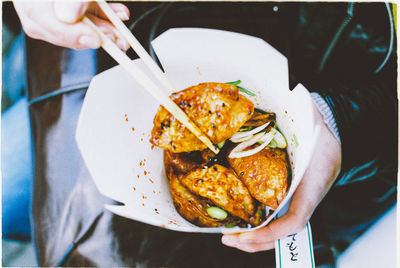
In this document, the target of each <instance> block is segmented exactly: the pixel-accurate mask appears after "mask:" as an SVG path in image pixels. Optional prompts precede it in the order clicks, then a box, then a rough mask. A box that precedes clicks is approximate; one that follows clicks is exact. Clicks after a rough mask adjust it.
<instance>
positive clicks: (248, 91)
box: [226, 80, 256, 97]
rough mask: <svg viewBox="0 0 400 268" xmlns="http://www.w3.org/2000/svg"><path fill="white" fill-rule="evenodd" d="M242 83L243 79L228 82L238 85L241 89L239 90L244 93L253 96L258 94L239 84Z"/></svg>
mask: <svg viewBox="0 0 400 268" xmlns="http://www.w3.org/2000/svg"><path fill="white" fill-rule="evenodd" d="M240 83H242V81H241V80H236V81H233V82H227V83H226V84H230V85H234V86H236V87H237V88H238V89H239V91H241V92H243V93H246V94H247V95H250V96H253V97H254V96H255V95H256V94H254V93H253V92H251V91H250V90H248V89H245V88H243V87H241V86H239V84H240Z"/></svg>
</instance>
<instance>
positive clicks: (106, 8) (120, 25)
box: [96, 0, 176, 94]
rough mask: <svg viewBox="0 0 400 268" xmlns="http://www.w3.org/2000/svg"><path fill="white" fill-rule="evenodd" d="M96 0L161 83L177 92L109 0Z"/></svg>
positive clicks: (171, 90) (171, 91)
mask: <svg viewBox="0 0 400 268" xmlns="http://www.w3.org/2000/svg"><path fill="white" fill-rule="evenodd" d="M96 2H97V4H98V5H99V6H100V8H101V10H102V11H103V12H104V14H106V16H107V17H108V19H109V20H110V21H111V22H112V24H114V26H115V28H116V29H117V30H118V31H119V33H120V34H121V35H122V37H124V38H125V40H126V41H128V43H129V45H130V46H131V47H132V49H133V50H134V51H135V52H136V54H138V56H139V57H140V58H141V59H142V60H143V62H144V64H145V65H146V66H147V68H149V69H150V71H151V72H152V73H153V74H154V76H155V77H156V78H157V79H158V80H159V81H160V83H161V84H162V85H163V86H164V87H165V88H166V89H167V90H168V91H169V93H170V94H171V93H173V92H175V91H176V90H175V89H174V87H173V86H172V84H171V83H170V82H169V80H168V78H167V77H166V75H165V73H164V72H163V71H162V70H161V69H160V67H159V66H158V65H157V64H156V63H155V62H154V60H153V59H152V57H151V56H150V55H149V53H147V51H146V50H145V49H144V48H143V46H142V45H141V44H140V42H139V41H138V40H137V39H136V37H135V36H134V35H133V34H132V33H131V31H130V30H129V29H128V27H126V25H125V24H124V23H123V22H122V21H121V19H120V18H119V17H118V16H117V15H116V14H115V12H114V11H113V10H112V9H111V7H110V6H109V5H108V4H107V2H106V1H104V0H97V1H96Z"/></svg>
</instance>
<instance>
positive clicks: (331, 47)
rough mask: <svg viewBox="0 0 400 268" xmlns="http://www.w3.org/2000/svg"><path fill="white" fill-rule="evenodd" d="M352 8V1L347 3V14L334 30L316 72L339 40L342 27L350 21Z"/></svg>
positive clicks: (322, 66)
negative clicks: (334, 32)
mask: <svg viewBox="0 0 400 268" xmlns="http://www.w3.org/2000/svg"><path fill="white" fill-rule="evenodd" d="M353 10H354V3H349V4H348V6H347V16H346V18H345V19H344V20H343V22H342V24H341V25H340V27H339V29H338V30H337V31H336V34H335V35H334V37H333V39H332V41H331V43H330V44H329V46H328V48H327V49H326V51H325V53H324V56H323V57H322V59H321V62H320V64H319V66H318V72H321V71H322V69H323V68H324V66H325V63H326V61H327V60H328V57H329V55H330V54H331V52H332V50H333V48H334V47H335V45H336V43H337V41H338V40H339V38H340V36H341V34H342V33H343V31H344V29H345V28H346V27H347V25H348V24H349V23H350V21H351V19H352V18H353Z"/></svg>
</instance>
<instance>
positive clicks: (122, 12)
mask: <svg viewBox="0 0 400 268" xmlns="http://www.w3.org/2000/svg"><path fill="white" fill-rule="evenodd" d="M13 2H14V7H15V10H16V11H17V14H18V16H19V18H20V20H21V24H22V27H23V28H24V31H25V33H26V34H27V35H28V36H29V37H31V38H34V39H41V40H44V41H47V42H49V43H52V44H54V45H58V46H62V47H68V48H74V49H85V48H98V47H100V45H101V44H100V37H99V36H98V34H97V33H96V32H95V31H94V30H93V29H92V28H91V27H90V26H88V25H86V24H85V23H83V22H82V21H81V19H82V17H83V16H87V17H88V18H89V19H91V20H92V21H93V22H94V23H95V24H96V25H97V26H98V27H99V28H100V29H101V30H102V32H103V33H104V34H105V35H107V36H108V37H110V38H111V40H113V41H114V42H116V44H117V45H118V46H119V47H120V48H121V49H123V50H127V49H128V48H129V45H128V43H127V42H126V41H125V40H124V39H121V38H119V36H118V34H117V31H116V29H115V28H114V27H113V25H112V24H111V23H110V22H109V21H108V20H107V17H106V16H105V15H104V13H103V12H101V10H100V8H99V6H98V5H97V4H96V3H94V2H90V3H89V2H76V1H23V0H14V1H13ZM109 5H110V7H111V8H112V9H113V10H114V12H115V13H116V14H117V15H118V16H119V18H120V19H122V20H128V19H129V9H128V8H127V7H126V6H125V5H123V4H118V3H111V4H109Z"/></svg>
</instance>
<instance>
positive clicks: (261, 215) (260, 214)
mask: <svg viewBox="0 0 400 268" xmlns="http://www.w3.org/2000/svg"><path fill="white" fill-rule="evenodd" d="M257 214H258V215H259V216H260V218H261V219H262V217H263V212H262V210H261V209H259V210H258V211H257Z"/></svg>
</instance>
